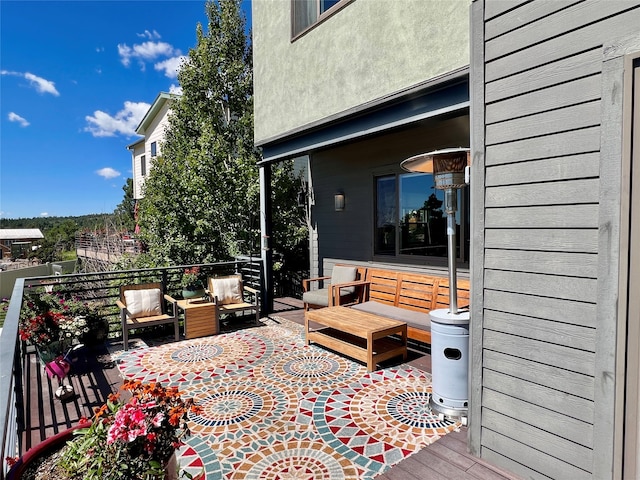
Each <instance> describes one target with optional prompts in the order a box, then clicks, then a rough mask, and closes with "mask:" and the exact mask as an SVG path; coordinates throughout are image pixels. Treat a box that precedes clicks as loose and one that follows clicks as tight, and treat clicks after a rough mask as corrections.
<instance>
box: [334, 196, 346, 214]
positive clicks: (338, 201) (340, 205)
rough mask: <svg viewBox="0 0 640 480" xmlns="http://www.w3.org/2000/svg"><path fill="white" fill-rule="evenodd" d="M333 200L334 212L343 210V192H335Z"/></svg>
mask: <svg viewBox="0 0 640 480" xmlns="http://www.w3.org/2000/svg"><path fill="white" fill-rule="evenodd" d="M333 200H334V202H335V208H336V212H341V211H343V210H344V193H336V194H335V195H334V197H333Z"/></svg>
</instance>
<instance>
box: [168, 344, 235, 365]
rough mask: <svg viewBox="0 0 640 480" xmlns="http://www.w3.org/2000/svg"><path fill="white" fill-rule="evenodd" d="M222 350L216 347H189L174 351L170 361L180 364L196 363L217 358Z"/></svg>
mask: <svg viewBox="0 0 640 480" xmlns="http://www.w3.org/2000/svg"><path fill="white" fill-rule="evenodd" d="M222 352H223V349H222V348H221V347H220V346H218V345H189V346H187V347H185V348H181V349H179V350H176V351H174V352H173V353H172V354H171V359H172V360H174V361H176V362H182V363H197V362H202V361H206V360H210V359H213V358H215V357H217V356H219V355H220V354H221V353H222Z"/></svg>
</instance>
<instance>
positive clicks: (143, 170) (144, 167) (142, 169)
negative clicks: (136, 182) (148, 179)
mask: <svg viewBox="0 0 640 480" xmlns="http://www.w3.org/2000/svg"><path fill="white" fill-rule="evenodd" d="M146 174H147V161H146V159H145V158H144V155H142V156H141V157H140V175H142V176H143V177H144V176H145V175H146Z"/></svg>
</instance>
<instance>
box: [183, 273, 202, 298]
mask: <svg viewBox="0 0 640 480" xmlns="http://www.w3.org/2000/svg"><path fill="white" fill-rule="evenodd" d="M180 285H181V286H182V298H184V299H191V298H197V297H203V296H204V295H205V293H206V292H205V289H204V285H203V284H202V280H200V267H191V268H187V269H185V271H184V273H183V274H182V280H181V282H180Z"/></svg>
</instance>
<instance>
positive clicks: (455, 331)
mask: <svg viewBox="0 0 640 480" xmlns="http://www.w3.org/2000/svg"><path fill="white" fill-rule="evenodd" d="M468 165H469V149H468V148H448V149H444V150H436V151H433V152H430V153H423V154H420V155H416V156H413V157H411V158H408V159H406V160H404V161H403V162H402V163H401V164H400V166H401V167H402V168H403V169H405V170H407V171H409V172H422V173H433V180H434V184H435V188H436V189H438V190H444V206H445V213H446V214H447V250H448V260H449V262H448V263H449V308H448V309H437V310H432V311H431V312H430V313H429V316H430V317H431V375H432V393H431V400H430V405H431V409H432V410H433V411H434V412H436V413H438V415H439V417H440V418H445V417H449V418H455V419H460V421H461V422H462V423H463V424H466V423H467V413H468V410H469V400H468V398H469V394H468V374H469V311H468V310H465V311H459V310H458V289H457V274H456V218H455V217H456V211H457V209H458V205H457V203H458V190H459V189H461V188H463V187H466V186H467V182H466V181H465V177H466V174H467V172H468V170H467V166H468Z"/></svg>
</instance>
